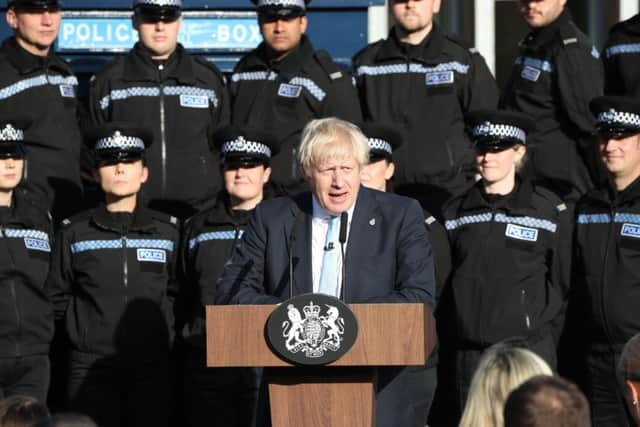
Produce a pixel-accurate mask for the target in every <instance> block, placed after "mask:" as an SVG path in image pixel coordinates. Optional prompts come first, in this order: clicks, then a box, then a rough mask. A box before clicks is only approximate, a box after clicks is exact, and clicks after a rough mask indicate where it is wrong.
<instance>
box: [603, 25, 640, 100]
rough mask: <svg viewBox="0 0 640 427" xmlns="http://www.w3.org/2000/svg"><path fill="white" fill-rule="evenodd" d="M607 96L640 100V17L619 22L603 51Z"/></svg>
mask: <svg viewBox="0 0 640 427" xmlns="http://www.w3.org/2000/svg"><path fill="white" fill-rule="evenodd" d="M603 53H604V55H603V62H604V73H605V78H606V80H605V85H604V91H605V93H606V94H607V95H627V96H634V97H636V98H639V97H640V77H638V73H637V70H638V67H639V66H640V14H638V15H635V16H633V17H631V18H630V19H628V20H626V21H622V22H619V23H617V24H616V25H614V26H613V28H611V31H610V32H609V39H608V40H607V43H606V44H605V47H604V51H603Z"/></svg>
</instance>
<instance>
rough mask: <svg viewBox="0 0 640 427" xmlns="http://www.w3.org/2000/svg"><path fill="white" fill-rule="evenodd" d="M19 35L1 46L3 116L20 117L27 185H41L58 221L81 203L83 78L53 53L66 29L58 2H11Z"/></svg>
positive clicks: (12, 23) (10, 12)
mask: <svg viewBox="0 0 640 427" xmlns="http://www.w3.org/2000/svg"><path fill="white" fill-rule="evenodd" d="M7 6H8V7H7V12H6V20H7V24H8V26H9V28H11V29H12V30H13V36H12V37H10V38H8V39H6V40H5V41H4V42H3V43H2V46H1V47H0V117H12V116H14V115H16V114H18V115H20V116H23V117H25V118H26V119H28V120H29V121H30V122H31V123H32V124H31V126H29V128H28V129H26V130H25V141H26V142H25V145H26V146H27V148H28V149H29V159H28V162H26V163H25V171H24V178H25V181H28V182H31V183H34V184H36V185H39V186H41V187H42V188H43V189H45V190H46V192H47V196H48V198H49V201H48V206H49V207H51V208H52V213H53V216H54V218H55V219H57V220H60V219H62V218H65V217H66V216H68V215H70V214H71V213H73V212H75V211H76V210H77V209H78V208H79V206H78V201H79V200H80V199H81V194H82V193H81V183H80V154H79V153H80V147H81V141H82V136H81V135H80V129H79V126H78V122H77V118H78V101H77V99H76V92H77V86H78V80H77V79H76V77H75V76H74V75H73V73H72V71H71V68H70V67H69V65H68V64H67V63H66V62H64V61H63V60H62V59H60V58H59V57H58V56H56V55H55V54H54V53H53V50H52V45H53V43H54V41H55V39H56V37H57V36H58V29H59V27H60V20H61V15H60V9H61V7H62V2H61V1H58V0H9V1H8V3H7Z"/></svg>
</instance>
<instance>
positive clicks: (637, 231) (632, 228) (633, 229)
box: [620, 224, 640, 239]
mask: <svg viewBox="0 0 640 427" xmlns="http://www.w3.org/2000/svg"><path fill="white" fill-rule="evenodd" d="M620 235H621V236H624V237H634V238H636V239H640V225H638V224H622V230H620Z"/></svg>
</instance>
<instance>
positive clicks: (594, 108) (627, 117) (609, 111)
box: [589, 96, 640, 136]
mask: <svg viewBox="0 0 640 427" xmlns="http://www.w3.org/2000/svg"><path fill="white" fill-rule="evenodd" d="M589 107H590V108H591V112H592V113H593V115H594V116H595V118H596V122H597V123H596V129H597V130H598V133H599V134H600V135H619V136H624V135H635V134H638V133H640V101H638V100H636V99H635V98H631V97H626V96H601V97H598V98H595V99H593V100H592V101H591V103H590V104H589Z"/></svg>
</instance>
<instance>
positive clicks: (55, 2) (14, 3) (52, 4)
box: [7, 0, 62, 12]
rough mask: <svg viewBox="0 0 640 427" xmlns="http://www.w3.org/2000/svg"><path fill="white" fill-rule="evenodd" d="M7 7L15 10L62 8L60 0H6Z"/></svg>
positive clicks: (34, 10) (52, 9)
mask: <svg viewBox="0 0 640 427" xmlns="http://www.w3.org/2000/svg"><path fill="white" fill-rule="evenodd" d="M7 7H8V8H13V10H15V11H16V12H40V11H45V10H51V11H56V10H60V9H61V8H62V0H7Z"/></svg>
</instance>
